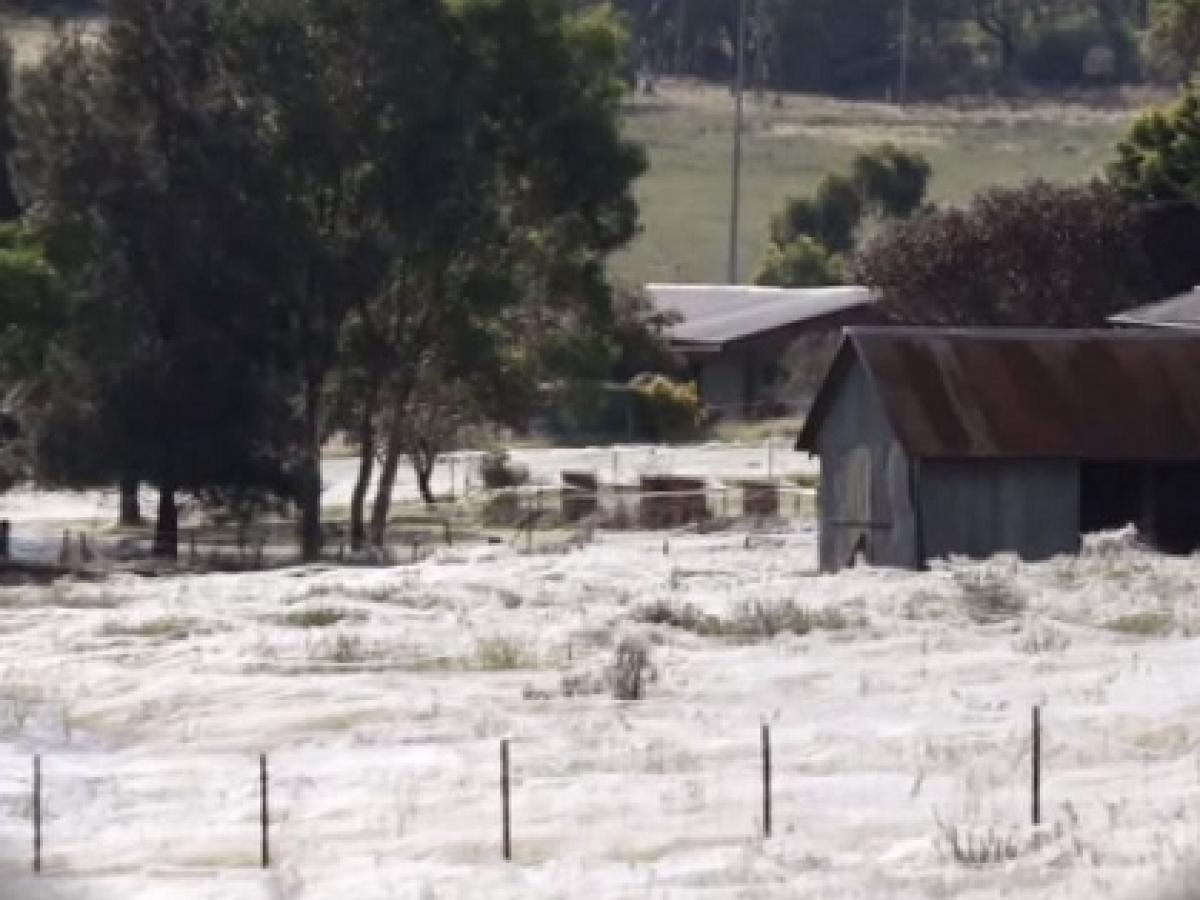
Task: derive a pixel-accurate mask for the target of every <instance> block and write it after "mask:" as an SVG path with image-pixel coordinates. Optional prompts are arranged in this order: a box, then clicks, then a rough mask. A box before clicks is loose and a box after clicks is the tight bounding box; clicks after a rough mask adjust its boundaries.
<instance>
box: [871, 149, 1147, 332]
mask: <svg viewBox="0 0 1200 900" xmlns="http://www.w3.org/2000/svg"><path fill="white" fill-rule="evenodd" d="M1125 162H1127V160H1126V159H1125V156H1124V155H1123V164H1124V163H1125ZM1131 165H1132V164H1131ZM1142 234H1143V232H1142V226H1141V225H1140V224H1139V221H1138V219H1137V217H1136V215H1135V213H1134V209H1133V207H1132V206H1131V204H1129V203H1128V202H1127V201H1126V199H1125V198H1124V197H1122V196H1121V194H1120V193H1119V192H1118V191H1117V190H1116V189H1114V188H1113V187H1111V186H1109V185H1107V184H1104V183H1103V182H1098V181H1096V182H1092V183H1090V184H1075V185H1056V184H1050V183H1049V182H1044V181H1036V182H1031V183H1030V184H1027V185H1024V186H1023V187H1019V188H991V189H989V190H986V191H983V192H982V193H980V194H977V195H976V196H975V197H974V199H973V200H972V201H971V203H970V204H969V205H968V206H967V207H966V208H964V209H945V210H938V211H936V212H925V213H922V214H920V215H918V216H917V217H916V218H914V219H911V220H909V221H906V222H903V223H901V224H899V225H896V226H893V227H891V228H888V229H886V230H885V231H884V232H882V233H881V234H880V235H879V236H878V237H876V238H875V239H874V240H872V241H871V242H870V243H869V244H868V245H867V246H866V247H865V248H863V249H862V250H861V251H860V252H859V253H858V255H857V256H856V258H855V260H854V272H853V276H854V278H855V280H856V281H858V282H859V283H861V284H865V285H867V286H868V287H870V288H873V289H874V290H875V292H876V294H877V296H878V298H879V301H878V302H879V305H880V307H881V308H882V309H883V310H884V311H886V312H888V313H890V314H891V315H892V316H894V317H895V318H896V319H898V320H900V321H902V322H906V323H911V324H920V325H952V326H963V325H1006V326H1038V327H1060V328H1069V327H1087V326H1098V325H1103V324H1105V321H1106V319H1107V317H1108V316H1110V315H1112V314H1113V313H1115V312H1118V311H1119V310H1121V309H1127V308H1129V307H1130V306H1134V305H1136V304H1137V303H1139V302H1143V301H1144V300H1145V299H1146V298H1147V297H1149V296H1151V295H1152V286H1153V285H1152V280H1153V279H1152V273H1151V272H1150V268H1149V263H1148V260H1147V258H1146V256H1145V253H1144V251H1143V245H1142Z"/></svg>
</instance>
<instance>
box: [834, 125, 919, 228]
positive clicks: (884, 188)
mask: <svg viewBox="0 0 1200 900" xmlns="http://www.w3.org/2000/svg"><path fill="white" fill-rule="evenodd" d="M850 167H851V171H852V172H853V177H854V183H855V185H857V187H858V191H859V194H860V196H861V197H862V202H863V205H864V206H865V207H866V209H868V210H870V211H872V212H874V213H876V214H877V215H880V216H884V217H887V218H897V219H904V218H907V217H908V216H911V215H912V214H913V213H915V212H916V211H917V210H919V209H920V208H921V206H922V204H924V202H925V190H926V188H927V187H928V186H929V177H930V175H932V174H933V168H932V167H931V166H930V165H929V161H928V160H927V159H926V158H925V157H924V156H923V155H922V154H920V153H918V152H916V151H915V150H904V149H901V148H900V147H897V146H896V145H895V144H892V143H883V144H878V145H876V146H874V147H870V148H868V149H866V150H864V151H862V152H861V153H859V154H858V155H857V156H856V157H854V161H853V162H852V163H851V164H850Z"/></svg>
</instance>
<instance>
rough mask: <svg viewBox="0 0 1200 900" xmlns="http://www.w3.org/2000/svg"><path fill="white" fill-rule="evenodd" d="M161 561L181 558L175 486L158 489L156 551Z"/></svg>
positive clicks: (155, 522)
mask: <svg viewBox="0 0 1200 900" xmlns="http://www.w3.org/2000/svg"><path fill="white" fill-rule="evenodd" d="M153 553H154V555H155V556H156V557H158V558H159V559H172V560H173V559H178V558H179V509H178V507H176V505H175V486H174V485H172V484H162V485H160V486H159V488H158V518H157V519H155V521H154V550H153Z"/></svg>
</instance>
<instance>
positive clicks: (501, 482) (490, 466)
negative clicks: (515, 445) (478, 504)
mask: <svg viewBox="0 0 1200 900" xmlns="http://www.w3.org/2000/svg"><path fill="white" fill-rule="evenodd" d="M479 475H480V477H481V478H482V479H483V485H484V487H486V488H488V489H489V490H496V489H498V488H508V487H519V486H521V485H523V484H526V483H527V482H528V481H529V467H528V466H526V465H523V464H522V463H517V462H513V460H512V458H511V457H510V456H509V455H508V451H507V450H491V451H489V452H487V453H485V454H484V455H483V459H481V460H480V461H479Z"/></svg>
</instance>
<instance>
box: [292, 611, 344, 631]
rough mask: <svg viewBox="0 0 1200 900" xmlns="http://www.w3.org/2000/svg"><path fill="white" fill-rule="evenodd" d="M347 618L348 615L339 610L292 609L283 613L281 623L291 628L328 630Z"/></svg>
mask: <svg viewBox="0 0 1200 900" xmlns="http://www.w3.org/2000/svg"><path fill="white" fill-rule="evenodd" d="M348 617H349V614H348V613H346V612H343V611H342V610H340V609H332V608H331V607H311V608H309V609H293V610H291V611H290V612H287V613H284V615H283V617H282V621H283V624H284V625H290V626H292V627H293V628H328V627H329V626H330V625H336V624H337V623H338V622H341V621H342V620H343V619H346V618H348Z"/></svg>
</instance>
